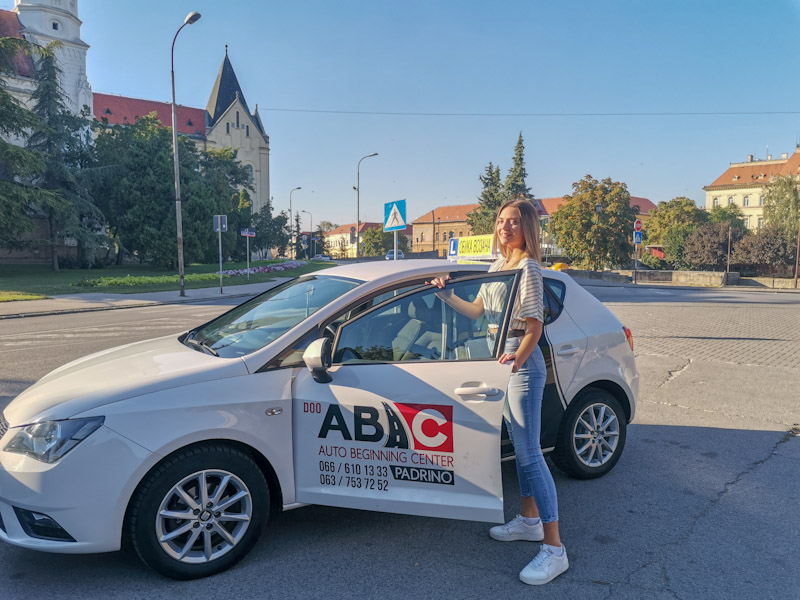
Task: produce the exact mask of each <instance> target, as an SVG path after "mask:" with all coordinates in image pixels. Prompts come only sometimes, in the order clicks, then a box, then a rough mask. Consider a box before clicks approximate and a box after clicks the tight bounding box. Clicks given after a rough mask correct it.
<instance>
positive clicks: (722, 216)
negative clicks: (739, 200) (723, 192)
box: [708, 204, 747, 236]
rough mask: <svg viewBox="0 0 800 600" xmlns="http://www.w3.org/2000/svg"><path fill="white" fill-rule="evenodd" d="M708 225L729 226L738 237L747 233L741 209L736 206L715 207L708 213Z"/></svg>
mask: <svg viewBox="0 0 800 600" xmlns="http://www.w3.org/2000/svg"><path fill="white" fill-rule="evenodd" d="M708 222H709V223H722V224H724V225H726V226H729V227H730V228H731V229H732V230H733V231H736V232H737V233H738V234H739V236H743V235H744V234H745V233H747V227H746V226H745V224H744V217H743V215H742V209H741V208H739V207H738V206H737V205H736V204H729V205H728V206H715V207H714V208H712V209H711V210H710V211H708Z"/></svg>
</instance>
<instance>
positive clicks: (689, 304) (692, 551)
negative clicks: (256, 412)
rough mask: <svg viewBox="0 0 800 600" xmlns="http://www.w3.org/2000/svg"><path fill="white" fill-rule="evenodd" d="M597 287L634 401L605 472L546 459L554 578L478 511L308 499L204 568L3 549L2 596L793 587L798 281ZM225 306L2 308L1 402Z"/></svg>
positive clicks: (783, 590)
mask: <svg viewBox="0 0 800 600" xmlns="http://www.w3.org/2000/svg"><path fill="white" fill-rule="evenodd" d="M588 289H590V291H592V293H594V294H595V295H597V296H598V297H600V298H601V299H602V300H604V301H605V302H607V305H608V306H609V308H610V309H611V310H612V311H613V312H614V313H615V314H617V316H618V317H619V318H620V320H622V321H623V322H624V323H625V324H626V325H628V326H629V327H630V328H631V329H632V330H633V335H634V342H635V348H636V354H637V364H638V367H639V370H640V375H641V390H640V398H639V404H638V411H637V415H636V421H635V423H634V424H632V425H631V427H630V428H629V431H628V442H627V447H626V449H625V453H624V455H623V457H622V460H621V461H620V462H619V464H618V465H617V467H616V468H615V469H614V470H613V471H612V472H611V473H610V474H609V475H607V476H606V477H603V478H600V479H597V480H593V481H577V480H574V479H570V478H568V477H566V476H564V475H563V474H562V473H561V472H560V471H558V470H557V469H553V472H554V476H555V479H556V485H557V487H558V491H559V503H560V514H561V519H562V532H563V538H564V541H565V545H566V546H567V548H568V550H569V556H570V562H571V565H572V566H571V568H570V570H569V571H568V572H567V573H566V574H565V575H564V576H562V577H560V578H559V579H558V580H556V581H554V582H553V583H552V584H550V585H548V586H546V588H545V589H537V590H534V589H531V588H530V587H528V586H525V585H524V584H521V583H520V582H519V581H518V580H517V573H518V571H519V569H520V568H521V567H522V566H523V565H524V563H525V562H527V560H529V559H530V557H531V556H532V555H533V554H534V551H535V549H536V545H535V544H526V543H525V542H515V543H511V544H501V543H498V542H495V541H493V540H491V539H489V537H488V535H487V534H486V528H487V524H485V523H471V522H462V521H450V520H447V519H424V518H419V517H407V516H402V515H387V514H381V513H371V512H366V511H355V510H344V509H335V508H327V507H320V506H315V507H307V508H303V509H299V510H295V511H291V512H288V513H286V514H285V515H283V516H282V517H281V518H280V519H278V520H277V521H276V522H274V523H272V524H271V526H270V527H269V528H268V530H267V532H266V533H265V535H264V536H263V537H262V539H261V541H260V542H259V544H258V545H257V546H256V548H255V549H254V551H253V552H252V554H251V555H250V556H249V557H248V558H247V559H246V560H245V561H244V562H242V563H241V564H240V565H238V566H237V567H236V568H234V569H232V570H231V571H229V572H226V573H223V574H220V575H218V576H216V577H213V578H210V579H208V580H202V581H194V582H172V581H167V580H165V579H163V578H161V577H159V576H158V575H156V574H155V573H153V572H151V571H149V570H147V569H146V568H144V567H143V566H142V565H141V564H140V563H139V562H138V560H137V559H136V557H135V556H133V555H132V554H131V553H129V552H124V553H112V554H106V555H98V556H59V555H44V554H38V553H35V552H31V551H27V550H22V549H19V548H13V547H10V546H5V545H2V546H0V578H1V579H2V580H3V582H4V583H3V586H2V588H0V598H2V599H3V600H4V599H5V598H41V597H42V596H45V595H53V594H55V595H59V596H62V597H67V598H73V597H74V598H79V597H80V598H84V597H103V598H112V597H113V598H120V599H125V600H129V599H130V600H133V599H138V598H152V599H157V598H174V597H175V596H176V595H177V596H180V597H185V598H194V597H200V596H201V595H206V596H208V595H213V596H229V595H230V594H231V593H233V594H234V595H235V596H236V597H237V598H304V599H306V598H325V599H329V598H340V597H365V598H366V597H375V596H380V597H381V598H384V599H390V598H404V599H407V598H443V597H455V598H475V599H479V598H480V599H482V598H488V597H503V598H506V599H510V598H531V597H533V596H536V595H541V596H545V595H546V596H547V598H548V599H551V600H568V599H572V598H579V597H580V598H587V599H592V598H596V599H598V600H599V599H603V600H606V599H609V598H611V599H622V598H626V599H627V598H630V599H635V600H639V599H642V598H647V599H650V598H656V599H660V598H664V599H681V600H691V599H694V598H703V599H706V598H719V599H725V600H729V599H731V598H759V599H760V598H780V599H783V598H786V599H791V600H796V598H798V593H799V592H798V587H797V586H798V581H800V561H798V560H797V539H800V513H799V512H798V510H797V498H798V497H800V477H798V474H799V473H800V437H797V435H796V432H797V431H798V427H800V426H799V425H798V423H800V402H798V399H799V398H800V365H799V364H798V363H800V357H798V351H800V295H789V294H787V295H783V296H780V297H778V296H776V295H771V294H761V293H759V294H744V296H746V297H744V298H739V297H737V296H736V295H735V294H733V295H732V294H729V293H727V292H724V291H719V290H698V291H691V292H681V291H680V290H674V289H670V290H666V289H664V290H662V289H656V290H654V289H652V288H650V289H648V288H641V289H637V290H633V289H631V288H616V289H614V288H588ZM223 309H224V307H222V306H208V305H206V306H198V305H194V306H192V305H187V306H183V307H177V306H163V307H150V308H146V309H132V310H122V311H110V312H101V313H88V314H79V315H70V316H61V317H37V318H35V319H16V320H9V321H0V355H2V356H3V357H4V358H5V360H4V362H3V364H2V365H0V406H2V405H4V404H5V403H6V402H7V401H8V400H10V399H11V397H12V396H13V395H14V394H16V393H18V392H19V391H21V389H23V388H24V387H27V385H30V383H32V381H33V380H35V379H36V378H38V377H40V376H42V375H43V374H44V373H45V372H46V371H48V370H50V369H52V368H54V367H56V366H58V364H61V363H63V362H66V361H67V360H70V359H72V358H76V357H77V356H80V355H83V354H86V353H88V352H91V351H95V350H98V349H100V348H101V347H108V346H111V345H115V344H117V343H124V342H127V341H133V339H141V338H146V337H153V336H155V335H159V334H166V333H169V332H170V331H171V330H172V329H174V330H175V331H177V330H179V329H183V328H186V327H188V326H190V325H191V323H196V322H199V321H202V320H205V319H207V318H210V317H211V316H212V315H213V314H217V313H218V312H221V311H222V310H223ZM170 328H172V329H170ZM43 347H47V348H48V349H49V352H43V351H42V349H43ZM503 480H504V487H505V498H506V515H507V516H509V517H511V516H513V515H514V514H516V512H517V511H518V510H519V497H518V494H519V490H518V487H517V482H516V477H515V474H514V469H513V464H512V463H504V465H503ZM70 590H71V591H70Z"/></svg>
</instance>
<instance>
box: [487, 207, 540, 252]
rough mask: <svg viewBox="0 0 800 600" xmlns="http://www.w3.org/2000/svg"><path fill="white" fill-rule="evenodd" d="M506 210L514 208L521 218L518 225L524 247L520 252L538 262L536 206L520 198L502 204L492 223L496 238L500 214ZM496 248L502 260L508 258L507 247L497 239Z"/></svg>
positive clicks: (537, 218) (537, 215) (537, 214)
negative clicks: (520, 229) (523, 239)
mask: <svg viewBox="0 0 800 600" xmlns="http://www.w3.org/2000/svg"><path fill="white" fill-rule="evenodd" d="M506 208H516V209H517V210H519V214H520V217H521V220H520V225H521V227H522V234H523V236H524V237H525V245H524V247H523V248H522V251H523V252H524V253H525V254H527V255H528V256H529V257H531V258H533V259H535V260H536V261H537V262H540V256H541V254H540V252H539V213H538V211H537V210H536V206H535V205H534V204H533V202H531V201H530V200H525V199H522V198H521V199H518V200H509V201H508V202H506V203H505V204H503V206H501V207H500V210H498V211H497V219H496V220H495V222H494V233H495V236H497V223H498V221H499V220H500V214H501V213H502V212H503V210H504V209H506ZM497 247H498V248H499V249H500V254H501V255H502V256H503V258H509V254H510V253H509V252H508V247H507V246H506V245H505V244H502V243H501V242H500V240H499V239H498V240H497Z"/></svg>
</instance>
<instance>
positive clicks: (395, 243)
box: [394, 230, 397, 260]
mask: <svg viewBox="0 0 800 600" xmlns="http://www.w3.org/2000/svg"><path fill="white" fill-rule="evenodd" d="M394 259H395V260H397V230H395V232H394Z"/></svg>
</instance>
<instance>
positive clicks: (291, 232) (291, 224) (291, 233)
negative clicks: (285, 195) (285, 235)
mask: <svg viewBox="0 0 800 600" xmlns="http://www.w3.org/2000/svg"><path fill="white" fill-rule="evenodd" d="M302 189H303V188H301V187H300V186H297V187H296V188H294V189H293V190H292V191H291V192H289V244H291V247H292V258H297V256H295V251H294V243H293V242H292V238H293V237H294V213H293V212H292V194H294V193H295V192H296V191H297V190H302Z"/></svg>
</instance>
